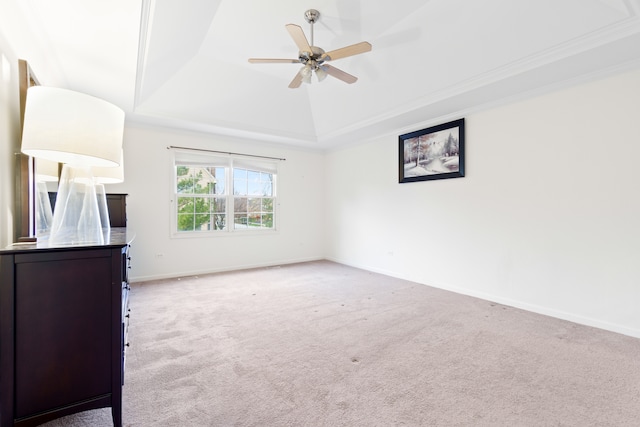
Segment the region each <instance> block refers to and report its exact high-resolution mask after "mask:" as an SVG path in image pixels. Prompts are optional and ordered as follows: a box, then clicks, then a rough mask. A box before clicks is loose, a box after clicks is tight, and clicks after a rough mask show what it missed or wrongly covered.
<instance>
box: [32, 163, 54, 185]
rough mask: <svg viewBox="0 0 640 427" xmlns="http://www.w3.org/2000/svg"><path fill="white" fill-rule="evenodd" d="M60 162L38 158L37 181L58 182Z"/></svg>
mask: <svg viewBox="0 0 640 427" xmlns="http://www.w3.org/2000/svg"><path fill="white" fill-rule="evenodd" d="M58 175H59V173H58V162H52V161H51V160H47V159H36V181H38V182H58Z"/></svg>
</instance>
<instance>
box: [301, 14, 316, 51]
mask: <svg viewBox="0 0 640 427" xmlns="http://www.w3.org/2000/svg"><path fill="white" fill-rule="evenodd" d="M304 19H305V20H306V21H307V22H308V23H309V24H311V46H314V43H313V24H315V23H316V21H317V20H318V19H320V12H318V11H317V10H315V9H309V10H307V11H306V12H305V13H304Z"/></svg>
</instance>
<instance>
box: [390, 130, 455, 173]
mask: <svg viewBox="0 0 640 427" xmlns="http://www.w3.org/2000/svg"><path fill="white" fill-rule="evenodd" d="M398 145H399V182H401V183H403V182H415V181H428V180H434V179H444V178H459V177H463V176H464V119H459V120H455V121H452V122H448V123H443V124H441V125H437V126H432V127H430V128H427V129H422V130H419V131H415V132H411V133H407V134H404V135H400V137H399V144H398Z"/></svg>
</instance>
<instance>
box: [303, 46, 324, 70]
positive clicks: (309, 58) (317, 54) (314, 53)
mask: <svg viewBox="0 0 640 427" xmlns="http://www.w3.org/2000/svg"><path fill="white" fill-rule="evenodd" d="M323 55H324V50H323V49H321V48H319V47H317V46H311V52H303V51H300V52H299V53H298V59H299V60H300V63H301V64H303V65H307V64H309V65H311V66H315V67H317V66H319V65H321V64H322V63H323V62H324V61H325V58H324V56H323Z"/></svg>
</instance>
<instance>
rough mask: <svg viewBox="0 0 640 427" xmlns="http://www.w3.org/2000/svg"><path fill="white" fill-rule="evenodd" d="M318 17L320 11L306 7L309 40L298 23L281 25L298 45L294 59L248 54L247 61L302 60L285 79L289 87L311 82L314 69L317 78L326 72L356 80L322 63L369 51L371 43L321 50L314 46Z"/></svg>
mask: <svg viewBox="0 0 640 427" xmlns="http://www.w3.org/2000/svg"><path fill="white" fill-rule="evenodd" d="M319 18H320V12H318V11H317V10H315V9H309V10H307V11H306V12H305V13H304V19H305V20H306V21H307V22H308V23H309V24H310V25H311V43H309V41H308V40H307V37H306V36H305V35H304V31H303V30H302V27H300V26H299V25H296V24H287V25H285V28H286V29H287V31H288V32H289V35H291V38H292V39H293V41H294V42H295V44H296V46H298V49H299V52H298V59H270V58H249V62H250V63H252V64H257V63H272V64H275V63H292V64H302V68H301V69H300V70H299V71H298V74H296V75H295V77H294V78H293V80H292V81H291V83H289V87H290V88H291V89H295V88H298V87H300V85H301V84H302V83H311V76H312V75H313V73H314V72H315V74H316V78H317V79H318V81H319V82H321V81H323V80H324V79H325V78H326V77H327V75H330V76H332V77H335V78H336V79H338V80H341V81H343V82H345V83H348V84H352V83H355V82H356V81H357V80H358V78H357V77H355V76H353V75H351V74H349V73H347V72H345V71H342V70H340V69H338V68H336V67H333V66H331V65H329V64H326V62H328V61H333V60H336V59H341V58H346V57H348V56H353V55H358V54H360V53H365V52H369V51H370V50H371V44H370V43H369V42H360V43H356V44H353V45H350V46H345V47H343V48H340V49H335V50H332V51H329V52H325V51H324V50H323V49H322V48H320V47H318V46H314V37H313V24H315V23H316V22H317V21H318V19H319Z"/></svg>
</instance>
